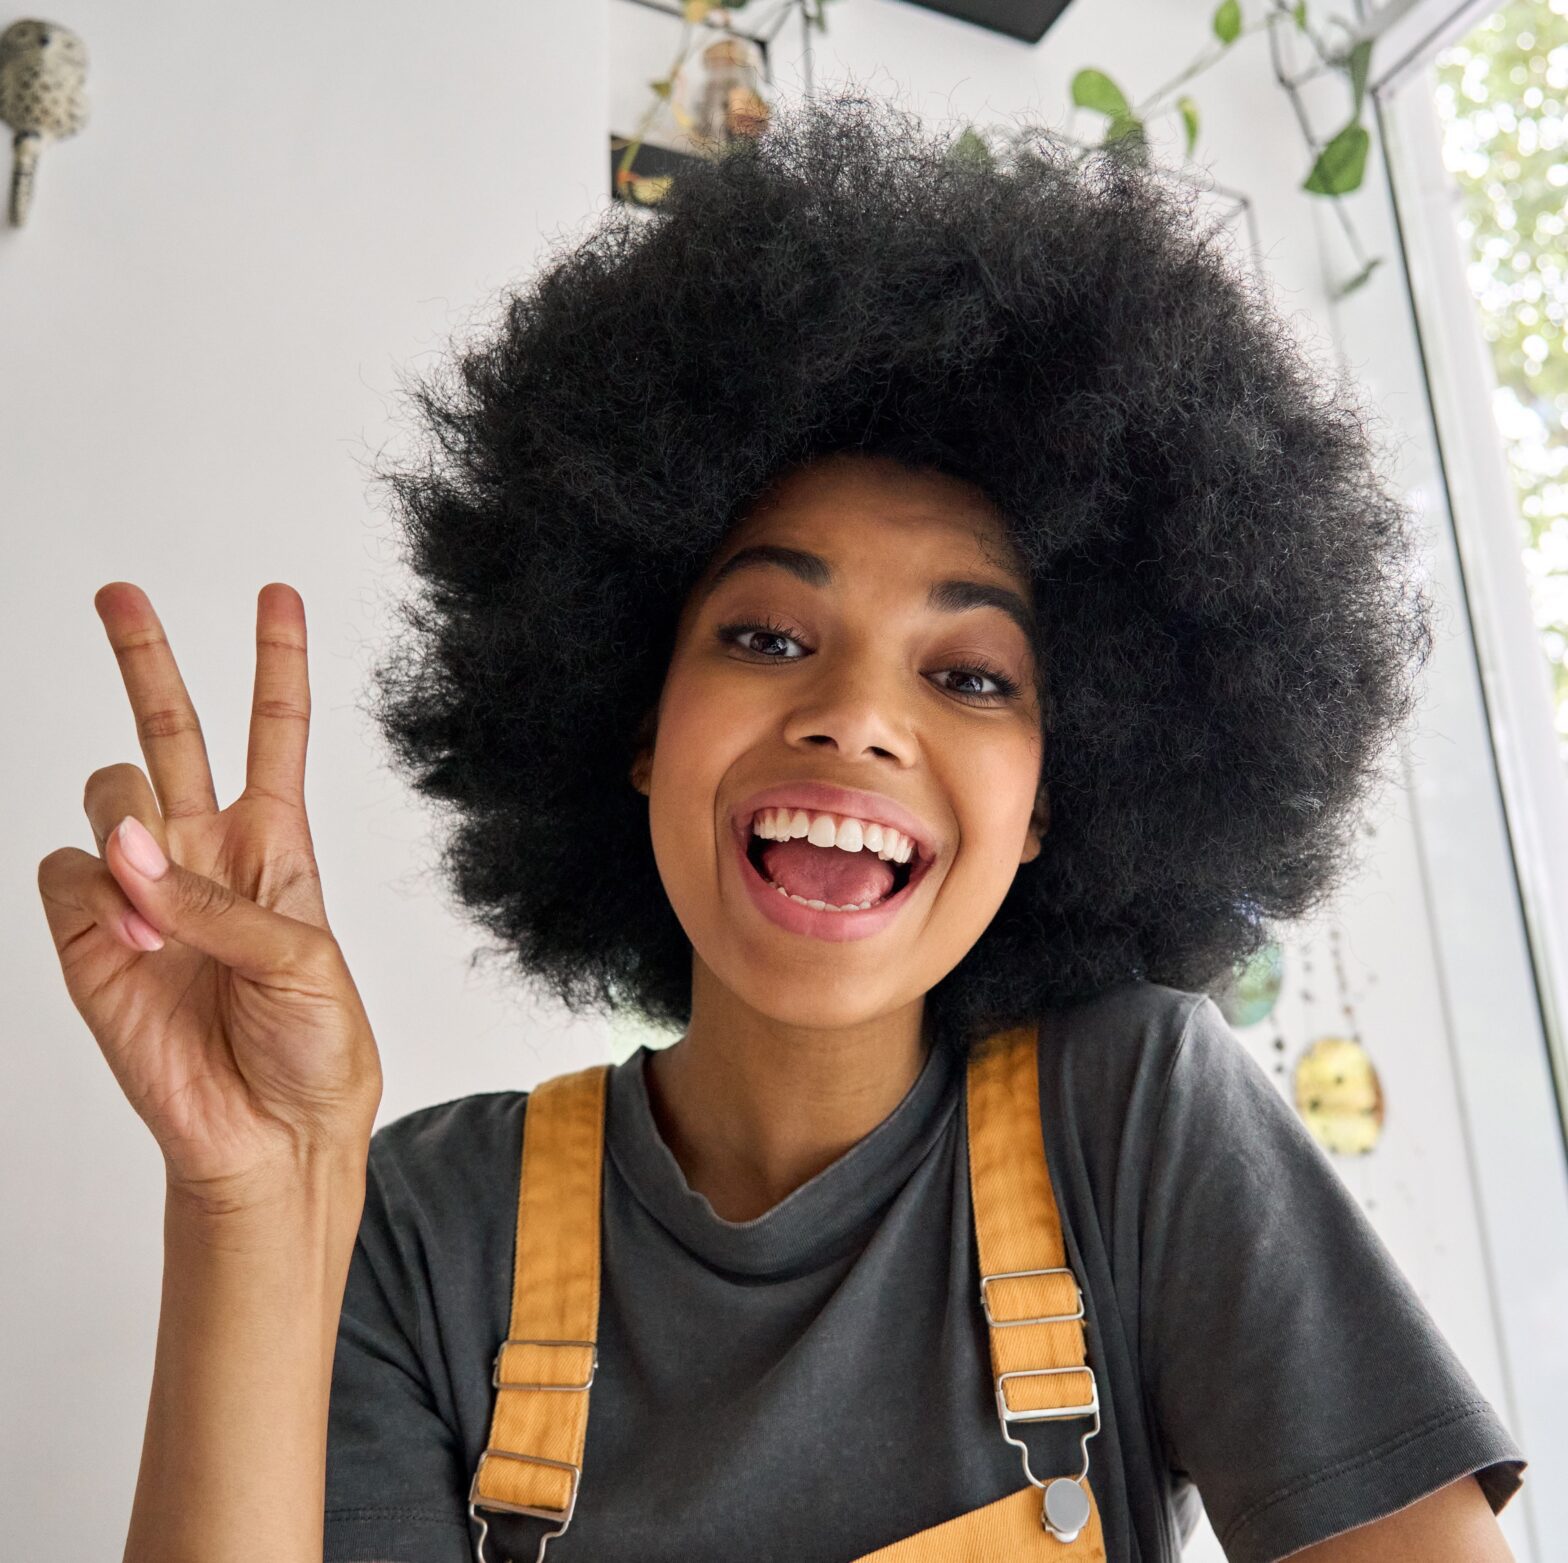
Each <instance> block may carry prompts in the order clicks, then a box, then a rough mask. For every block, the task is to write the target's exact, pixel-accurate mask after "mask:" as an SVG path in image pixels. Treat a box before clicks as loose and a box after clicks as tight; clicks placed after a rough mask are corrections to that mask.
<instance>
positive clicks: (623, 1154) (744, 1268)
mask: <svg viewBox="0 0 1568 1563" xmlns="http://www.w3.org/2000/svg"><path fill="white" fill-rule="evenodd" d="M649 1056H650V1049H649V1048H647V1047H646V1046H643V1047H639V1048H638V1049H637V1051H636V1052H635V1053H633V1054H632V1055H631V1057H629V1058H628V1059H626V1060H625V1061H624V1062H622V1063H620V1064H617V1065H616V1066H615V1067H614V1068H613V1069H612V1070H611V1071H610V1083H609V1096H608V1101H607V1104H606V1120H607V1121H606V1125H605V1140H606V1145H607V1147H608V1150H609V1154H610V1155H611V1157H612V1158H613V1159H614V1162H615V1165H616V1168H617V1169H618V1171H619V1172H620V1174H621V1176H622V1177H623V1178H625V1180H626V1182H627V1183H628V1184H629V1185H630V1187H631V1190H632V1192H633V1193H634V1194H635V1195H636V1197H637V1198H638V1200H639V1201H640V1202H641V1203H642V1204H643V1205H644V1206H645V1207H646V1209H647V1210H648V1212H649V1214H651V1215H652V1216H653V1217H654V1219H655V1220H657V1221H658V1222H659V1223H660V1224H661V1225H662V1226H663V1227H665V1228H666V1230H668V1231H669V1232H670V1234H671V1235H672V1236H673V1237H675V1238H676V1239H677V1240H678V1241H679V1242H681V1243H682V1244H684V1245H685V1246H686V1247H687V1248H688V1249H689V1250H690V1251H691V1252H692V1253H693V1254H695V1255H696V1256H697V1257H698V1258H699V1259H702V1260H703V1261H705V1262H706V1263H707V1264H709V1265H711V1266H713V1267H714V1268H717V1269H725V1270H731V1271H735V1272H738V1273H740V1274H744V1275H750V1276H766V1275H774V1276H777V1275H783V1274H786V1273H799V1272H801V1271H803V1270H807V1269H811V1268H814V1267H815V1266H816V1265H819V1264H824V1263H827V1262H829V1261H830V1260H831V1259H832V1258H834V1257H835V1256H836V1255H837V1254H839V1253H840V1252H841V1251H843V1249H844V1248H845V1247H846V1245H848V1244H849V1242H850V1240H851V1239H852V1238H853V1236H854V1235H855V1234H856V1233H857V1231H858V1230H860V1229H862V1228H867V1227H869V1226H870V1225H871V1224H872V1222H873V1220H874V1218H875V1217H876V1216H877V1215H878V1213H879V1212H880V1211H881V1210H882V1209H883V1207H884V1206H885V1205H886V1204H887V1203H888V1202H889V1201H890V1200H891V1199H892V1198H893V1197H894V1195H895V1194H897V1192H898V1190H899V1189H900V1188H902V1187H903V1186H904V1184H905V1183H906V1182H908V1180H909V1177H910V1175H911V1174H912V1173H913V1172H914V1170H915V1168H916V1167H917V1166H918V1165H919V1164H920V1162H921V1161H922V1160H924V1159H925V1157H926V1156H927V1155H929V1154H930V1153H931V1151H932V1148H933V1147H934V1146H935V1144H936V1142H937V1140H938V1139H939V1138H940V1136H941V1134H942V1131H943V1129H945V1128H946V1126H947V1123H948V1121H949V1119H950V1118H951V1117H952V1114H953V1112H954V1110H955V1109H956V1107H957V1105H958V1102H959V1091H958V1089H957V1087H958V1085H959V1083H960V1080H961V1071H960V1069H959V1067H958V1062H957V1060H956V1059H955V1058H954V1057H953V1055H952V1054H951V1053H950V1052H949V1051H948V1050H947V1049H946V1048H944V1047H941V1046H934V1047H932V1049H931V1050H930V1052H929V1053H928V1054H927V1055H926V1060H925V1063H924V1064H923V1065H922V1066H921V1070H920V1073H919V1074H918V1075H917V1076H916V1077H915V1080H914V1083H913V1084H912V1085H911V1086H910V1088H909V1090H908V1091H906V1092H905V1093H904V1097H903V1100H902V1101H900V1102H899V1104H898V1105H897V1106H896V1107H895V1108H894V1109H893V1110H892V1112H890V1113H889V1114H888V1115H887V1117H885V1118H884V1119H883V1120H882V1121H881V1123H879V1124H878V1125H877V1126H876V1127H875V1128H874V1129H872V1130H871V1131H870V1132H869V1133H868V1134H866V1135H864V1136H862V1138H860V1139H859V1140H857V1141H856V1142H855V1143H854V1144H853V1145H851V1146H850V1147H849V1149H848V1150H846V1151H845V1152H844V1153H843V1154H842V1155H841V1156H840V1157H839V1158H838V1159H837V1160H836V1161H833V1162H831V1163H829V1165H828V1166H826V1167H824V1168H823V1169H822V1171H821V1172H819V1173H817V1174H816V1175H815V1176H814V1177H812V1178H809V1179H808V1180H807V1181H806V1182H805V1183H803V1184H801V1186H800V1187H799V1188H797V1189H795V1190H794V1191H793V1192H791V1193H790V1194H788V1195H787V1196H786V1197H785V1198H784V1199H782V1200H780V1201H779V1203H778V1204H776V1205H774V1206H773V1208H772V1209H771V1210H767V1211H764V1212H763V1214H762V1215H760V1216H757V1217H755V1218H754V1219H753V1220H751V1221H726V1220H724V1219H723V1218H722V1217H721V1216H720V1215H718V1213H717V1212H716V1211H715V1210H714V1208H713V1206H712V1205H711V1204H710V1203H709V1202H708V1199H707V1196H706V1195H704V1194H699V1193H697V1192H696V1191H695V1190H693V1189H692V1188H691V1187H690V1186H689V1185H688V1184H687V1182H686V1176H685V1174H684V1173H683V1172H682V1171H681V1166H680V1163H679V1162H678V1161H676V1159H675V1155H674V1153H673V1152H672V1151H671V1150H670V1148H669V1146H668V1145H666V1144H665V1142H664V1138H663V1136H662V1135H661V1134H660V1133H659V1128H658V1123H657V1121H656V1120H655V1118H654V1116H653V1108H652V1105H651V1103H650V1101H649V1099H648V1081H647V1076H646V1074H645V1073H644V1069H645V1066H646V1063H647V1059H648V1057H649Z"/></svg>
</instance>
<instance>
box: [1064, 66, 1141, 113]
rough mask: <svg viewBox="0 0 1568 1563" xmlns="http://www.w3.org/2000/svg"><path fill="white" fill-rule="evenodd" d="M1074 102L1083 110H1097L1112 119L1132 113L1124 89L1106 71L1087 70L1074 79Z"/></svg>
mask: <svg viewBox="0 0 1568 1563" xmlns="http://www.w3.org/2000/svg"><path fill="white" fill-rule="evenodd" d="M1073 102H1074V103H1076V104H1077V105H1078V107H1079V108H1081V109H1097V110H1098V111H1099V112H1100V113H1101V114H1109V115H1110V116H1111V118H1112V119H1115V118H1117V117H1118V116H1122V115H1126V114H1128V113H1129V112H1130V110H1129V109H1128V107H1127V99H1126V96H1125V95H1124V94H1123V92H1122V89H1121V88H1120V87H1118V86H1117V85H1116V83H1115V82H1114V81H1112V80H1111V78H1110V77H1109V76H1107V75H1106V74H1105V72H1104V71H1097V70H1093V69H1085V70H1081V71H1079V72H1078V74H1077V75H1076V76H1074V77H1073Z"/></svg>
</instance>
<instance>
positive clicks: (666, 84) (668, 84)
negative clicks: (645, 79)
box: [648, 77, 675, 98]
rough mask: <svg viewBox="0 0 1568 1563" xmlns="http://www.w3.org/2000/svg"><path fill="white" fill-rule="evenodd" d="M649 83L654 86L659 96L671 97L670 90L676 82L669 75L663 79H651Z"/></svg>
mask: <svg viewBox="0 0 1568 1563" xmlns="http://www.w3.org/2000/svg"><path fill="white" fill-rule="evenodd" d="M648 85H649V86H650V87H652V88H653V90H654V92H655V93H656V94H657V95H658V96H659V97H661V98H667V97H669V95H670V91H671V89H672V88H673V87H674V85H675V84H674V82H672V81H670V80H669V78H668V77H666V78H665V79H664V80H662V81H650V82H649V83H648Z"/></svg>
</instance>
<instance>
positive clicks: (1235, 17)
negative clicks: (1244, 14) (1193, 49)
mask: <svg viewBox="0 0 1568 1563" xmlns="http://www.w3.org/2000/svg"><path fill="white" fill-rule="evenodd" d="M1240 33H1241V0H1224V3H1223V4H1222V5H1221V6H1220V8H1219V10H1217V11H1216V12H1215V13H1214V36H1215V37H1216V38H1218V39H1219V41H1220V42H1221V43H1235V41H1236V39H1237V38H1238V37H1239V36H1240Z"/></svg>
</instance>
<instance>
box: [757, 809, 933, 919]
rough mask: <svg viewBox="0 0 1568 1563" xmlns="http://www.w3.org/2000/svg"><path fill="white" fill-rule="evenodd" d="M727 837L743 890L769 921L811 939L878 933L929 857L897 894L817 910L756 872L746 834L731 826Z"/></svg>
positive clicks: (907, 894) (901, 903) (904, 900)
mask: <svg viewBox="0 0 1568 1563" xmlns="http://www.w3.org/2000/svg"><path fill="white" fill-rule="evenodd" d="M730 839H731V840H732V841H733V842H734V843H735V855H736V858H737V859H738V860H739V863H740V877H741V883H742V884H744V885H745V887H746V893H747V895H749V896H750V897H751V899H752V901H753V903H754V904H755V906H756V908H757V910H758V911H759V912H761V913H762V915H763V916H764V917H766V918H767V919H768V920H769V921H770V922H773V923H777V924H778V926H779V927H780V928H783V929H785V930H786V931H787V932H789V933H802V934H808V935H810V936H811V937H812V938H814V939H827V940H829V941H838V942H843V941H845V940H849V939H869V938H870V937H871V935H872V934H876V933H881V932H882V930H883V929H884V928H886V927H887V925H888V924H889V923H891V922H892V921H893V919H894V918H895V917H897V916H898V914H899V913H900V912H901V911H902V910H903V909H904V906H905V903H907V902H908V901H909V899H910V898H911V895H912V894H913V892H914V890H915V887H916V886H917V885H918V884H919V883H920V882H921V880H923V879H924V878H925V876H926V871H927V870H928V869H929V868H930V867H931V864H930V863H929V861H927V862H923V863H920V864H918V865H917V866H916V868H915V871H914V873H913V874H911V875H910V876H909V883H908V884H906V885H905V886H904V888H903V889H902V890H900V891H899V892H898V894H897V895H895V896H889V897H888V899H887V900H885V901H879V902H878V903H877V904H876V905H875V906H873V907H868V908H867V909H866V910H865V911H863V912H819V911H818V910H817V909H816V908H815V907H814V906H802V905H801V903H800V902H799V901H792V900H790V898H789V897H788V896H787V895H780V894H779V892H778V891H777V890H776V889H774V887H773V886H772V885H770V884H769V883H768V881H767V880H766V879H764V878H763V877H762V875H761V874H759V873H758V872H757V870H756V869H755V868H754V867H753V866H752V862H751V859H750V858H749V857H747V856H746V846H747V839H749V838H747V839H743V838H742V837H741V836H740V835H739V834H738V833H737V832H735V831H733V830H732V831H731V832H730Z"/></svg>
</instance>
